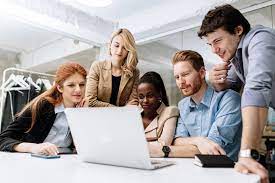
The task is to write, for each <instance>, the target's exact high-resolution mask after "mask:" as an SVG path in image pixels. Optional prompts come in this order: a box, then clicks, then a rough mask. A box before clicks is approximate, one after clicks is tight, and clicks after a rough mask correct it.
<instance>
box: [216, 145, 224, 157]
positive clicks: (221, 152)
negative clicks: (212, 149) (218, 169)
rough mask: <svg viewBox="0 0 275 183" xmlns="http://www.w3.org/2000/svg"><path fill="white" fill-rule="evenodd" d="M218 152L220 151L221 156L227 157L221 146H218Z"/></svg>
mask: <svg viewBox="0 0 275 183" xmlns="http://www.w3.org/2000/svg"><path fill="white" fill-rule="evenodd" d="M216 148H217V150H218V151H219V153H220V154H222V155H226V152H225V151H224V150H223V148H221V146H219V145H218V146H216Z"/></svg>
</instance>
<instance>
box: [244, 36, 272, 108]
mask: <svg viewBox="0 0 275 183" xmlns="http://www.w3.org/2000/svg"><path fill="white" fill-rule="evenodd" d="M248 55H249V57H248V60H249V65H248V70H247V73H248V74H247V76H246V83H245V86H244V91H243V94H242V108H244V107H246V106H257V107H268V106H269V105H270V104H271V100H272V82H273V84H274V80H275V74H274V72H275V36H271V34H270V33H269V32H260V33H258V34H256V35H254V37H253V39H252V40H251V41H250V44H249V47H248ZM273 87H274V86H273ZM273 92H274V91H273Z"/></svg>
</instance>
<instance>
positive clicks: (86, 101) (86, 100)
mask: <svg viewBox="0 0 275 183" xmlns="http://www.w3.org/2000/svg"><path fill="white" fill-rule="evenodd" d="M75 107H89V98H87V97H86V98H83V99H82V100H81V101H80V102H79V103H77V104H76V106H75Z"/></svg>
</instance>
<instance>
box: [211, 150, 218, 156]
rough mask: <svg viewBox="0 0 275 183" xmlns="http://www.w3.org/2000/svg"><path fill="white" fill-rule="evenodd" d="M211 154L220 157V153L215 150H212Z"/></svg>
mask: <svg viewBox="0 0 275 183" xmlns="http://www.w3.org/2000/svg"><path fill="white" fill-rule="evenodd" d="M212 152H213V154H214V155H220V152H219V151H218V150H217V149H213V150H212Z"/></svg>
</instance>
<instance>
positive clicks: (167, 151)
mask: <svg viewBox="0 0 275 183" xmlns="http://www.w3.org/2000/svg"><path fill="white" fill-rule="evenodd" d="M162 151H163V152H165V153H169V152H170V151H171V150H170V147H169V146H163V147H162Z"/></svg>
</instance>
